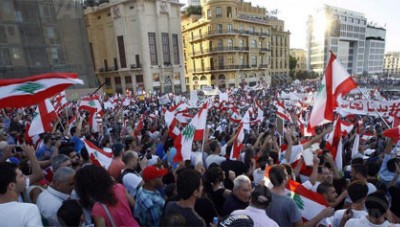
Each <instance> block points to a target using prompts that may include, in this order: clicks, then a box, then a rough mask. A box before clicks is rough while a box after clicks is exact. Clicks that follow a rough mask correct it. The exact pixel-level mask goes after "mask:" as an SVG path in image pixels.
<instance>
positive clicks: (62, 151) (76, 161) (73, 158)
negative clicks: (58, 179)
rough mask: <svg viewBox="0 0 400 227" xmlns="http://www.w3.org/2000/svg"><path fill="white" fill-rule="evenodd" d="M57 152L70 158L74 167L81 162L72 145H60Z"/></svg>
mask: <svg viewBox="0 0 400 227" xmlns="http://www.w3.org/2000/svg"><path fill="white" fill-rule="evenodd" d="M59 153H60V154H65V155H67V156H68V157H69V158H70V160H71V165H72V166H74V167H75V166H79V165H80V164H81V162H80V158H79V155H78V153H76V151H75V148H74V147H73V146H65V147H60V150H59Z"/></svg>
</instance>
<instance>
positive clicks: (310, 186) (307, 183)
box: [302, 180, 321, 192]
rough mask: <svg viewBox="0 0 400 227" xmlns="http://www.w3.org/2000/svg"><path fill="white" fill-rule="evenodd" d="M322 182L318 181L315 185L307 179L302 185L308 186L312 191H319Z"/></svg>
mask: <svg viewBox="0 0 400 227" xmlns="http://www.w3.org/2000/svg"><path fill="white" fill-rule="evenodd" d="M320 184H321V182H319V181H316V182H315V184H314V185H312V184H311V181H309V180H307V181H306V182H304V183H303V184H302V185H303V186H304V187H305V188H307V189H308V190H310V191H313V192H317V188H318V186H319V185H320Z"/></svg>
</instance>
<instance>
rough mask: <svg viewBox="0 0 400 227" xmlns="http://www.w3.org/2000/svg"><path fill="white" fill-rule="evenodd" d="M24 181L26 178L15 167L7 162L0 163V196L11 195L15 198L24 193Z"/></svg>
mask: <svg viewBox="0 0 400 227" xmlns="http://www.w3.org/2000/svg"><path fill="white" fill-rule="evenodd" d="M25 181H26V176H25V175H24V174H23V173H22V171H21V170H20V169H18V167H17V165H15V164H12V163H8V162H1V163H0V195H5V194H9V193H11V194H12V195H13V196H14V197H17V196H18V195H19V194H20V193H22V192H24V191H25V188H26V187H25V186H26V185H25Z"/></svg>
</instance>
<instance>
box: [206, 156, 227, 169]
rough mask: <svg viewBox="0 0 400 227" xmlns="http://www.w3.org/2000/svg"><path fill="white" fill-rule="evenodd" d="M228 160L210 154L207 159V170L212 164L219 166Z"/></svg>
mask: <svg viewBox="0 0 400 227" xmlns="http://www.w3.org/2000/svg"><path fill="white" fill-rule="evenodd" d="M225 160H226V159H225V158H224V157H221V156H219V155H215V154H210V155H209V156H208V157H207V159H206V164H207V168H208V167H209V166H210V165H211V164H212V163H214V162H215V163H216V164H217V165H221V163H222V162H223V161H225Z"/></svg>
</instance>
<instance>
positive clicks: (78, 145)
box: [71, 136, 85, 155]
mask: <svg viewBox="0 0 400 227" xmlns="http://www.w3.org/2000/svg"><path fill="white" fill-rule="evenodd" d="M71 141H72V142H74V143H75V145H74V150H75V151H76V153H78V154H79V155H80V154H81V150H82V148H83V147H84V146H85V144H84V143H83V141H82V140H81V139H80V138H79V137H76V136H73V137H72V138H71Z"/></svg>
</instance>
